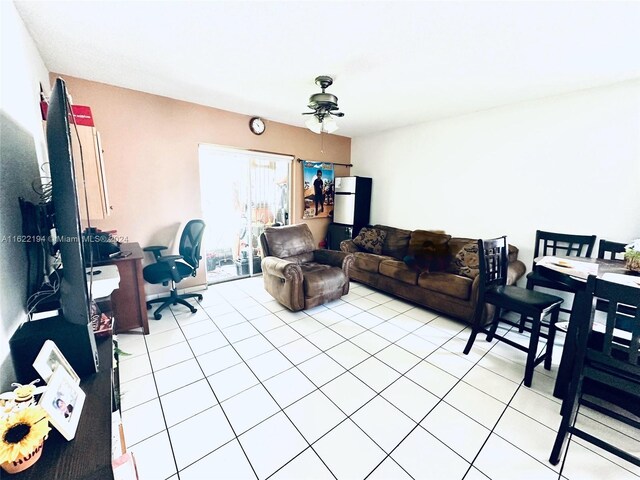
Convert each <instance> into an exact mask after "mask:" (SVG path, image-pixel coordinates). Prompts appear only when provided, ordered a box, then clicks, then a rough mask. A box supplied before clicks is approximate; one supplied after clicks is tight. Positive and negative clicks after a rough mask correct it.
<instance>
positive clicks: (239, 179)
mask: <svg viewBox="0 0 640 480" xmlns="http://www.w3.org/2000/svg"><path fill="white" fill-rule="evenodd" d="M199 156H200V188H201V193H202V195H201V197H202V211H203V215H204V221H205V222H206V224H207V229H206V231H205V240H204V250H205V255H206V267H207V281H208V283H218V282H223V281H227V280H232V279H235V278H241V277H246V276H249V275H256V274H258V273H261V269H260V260H261V258H262V252H261V250H260V240H259V238H260V234H261V233H262V232H263V231H264V228H265V227H266V226H270V225H286V224H288V223H289V192H290V189H289V178H290V170H291V163H292V161H293V157H291V156H285V155H275V154H268V153H258V152H251V151H247V150H238V149H232V148H226V147H217V146H213V145H201V146H200V151H199Z"/></svg>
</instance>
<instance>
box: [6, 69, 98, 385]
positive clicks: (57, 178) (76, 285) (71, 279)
mask: <svg viewBox="0 0 640 480" xmlns="http://www.w3.org/2000/svg"><path fill="white" fill-rule="evenodd" d="M68 98H69V97H68V94H67V88H66V85H65V82H64V80H62V79H60V78H59V79H57V80H56V82H55V85H54V87H53V90H52V92H51V97H50V100H49V109H48V112H47V126H46V138H47V150H48V155H49V171H50V174H51V190H52V203H53V211H54V216H55V227H56V234H57V241H58V245H59V249H60V257H61V261H62V271H61V280H60V292H59V294H60V307H61V312H62V314H61V315H58V316H55V317H50V318H45V319H42V320H34V321H29V322H25V323H23V324H22V325H21V326H20V328H18V330H17V331H16V333H15V334H14V335H13V337H12V338H11V340H10V345H11V352H12V357H13V363H14V368H15V370H16V376H17V377H18V381H30V380H33V378H34V377H32V378H29V376H31V375H33V374H34V373H35V371H34V370H33V369H32V367H31V363H32V360H31V361H29V359H30V358H31V357H33V358H35V356H37V353H38V352H39V350H40V348H41V346H42V344H44V342H45V340H47V339H51V340H53V341H54V342H55V343H56V345H57V346H58V347H59V348H60V350H61V351H62V353H63V355H64V356H65V357H66V358H67V360H69V363H70V364H71V366H72V367H73V368H74V370H75V371H76V372H77V373H78V375H80V376H87V375H89V374H91V373H95V372H96V371H97V369H98V354H97V350H96V344H95V339H94V334H93V328H92V325H91V321H90V319H91V314H90V308H91V307H90V297H89V291H88V288H87V281H86V278H87V277H86V271H85V262H84V255H83V248H84V246H83V242H82V234H81V233H82V228H81V220H80V209H79V206H78V195H77V186H76V177H75V171H74V159H73V153H72V148H71V142H72V126H71V125H70V121H69V118H70V113H71V106H70V104H69V100H68ZM71 118H72V117H71ZM34 352H35V354H34Z"/></svg>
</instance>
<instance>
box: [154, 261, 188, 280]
mask: <svg viewBox="0 0 640 480" xmlns="http://www.w3.org/2000/svg"><path fill="white" fill-rule="evenodd" d="M181 258H182V255H166V256H162V257H158V258H157V261H158V262H161V263H166V264H167V265H168V266H169V271H170V272H171V278H173V281H174V282H179V281H180V280H182V277H181V276H180V274H179V273H178V269H177V268H176V260H180V259H181Z"/></svg>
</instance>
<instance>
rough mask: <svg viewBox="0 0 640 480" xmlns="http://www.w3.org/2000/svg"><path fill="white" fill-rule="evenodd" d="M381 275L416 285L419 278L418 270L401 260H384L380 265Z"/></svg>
mask: <svg viewBox="0 0 640 480" xmlns="http://www.w3.org/2000/svg"><path fill="white" fill-rule="evenodd" d="M379 272H380V275H384V276H385V277H390V278H394V279H396V280H399V281H401V282H403V283H407V284H409V285H415V284H416V282H417V280H418V272H416V271H415V270H414V269H413V268H411V267H409V266H408V265H407V264H406V263H404V262H401V261H400V260H395V259H393V260H383V261H382V262H380V267H379Z"/></svg>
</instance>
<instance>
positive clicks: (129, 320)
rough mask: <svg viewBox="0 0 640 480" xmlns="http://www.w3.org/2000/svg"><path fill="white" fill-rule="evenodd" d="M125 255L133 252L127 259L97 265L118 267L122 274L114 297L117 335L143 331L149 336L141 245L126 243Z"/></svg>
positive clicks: (112, 295) (106, 261) (112, 298)
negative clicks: (130, 331)
mask: <svg viewBox="0 0 640 480" xmlns="http://www.w3.org/2000/svg"><path fill="white" fill-rule="evenodd" d="M120 250H121V251H122V252H131V255H129V256H128V257H124V258H113V259H110V260H105V261H103V262H97V263H96V264H95V266H100V265H116V266H117V267H118V273H119V274H120V288H118V289H116V290H114V291H113V293H111V307H112V309H113V315H114V318H115V320H114V323H115V332H116V333H122V332H126V331H128V330H132V329H134V328H139V327H142V330H143V332H144V334H145V335H146V334H148V333H149V320H148V317H147V302H146V298H145V293H144V279H143V278H142V259H143V258H144V252H143V251H142V248H141V247H140V244H138V243H123V244H121V245H120Z"/></svg>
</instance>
